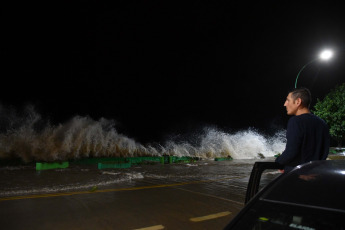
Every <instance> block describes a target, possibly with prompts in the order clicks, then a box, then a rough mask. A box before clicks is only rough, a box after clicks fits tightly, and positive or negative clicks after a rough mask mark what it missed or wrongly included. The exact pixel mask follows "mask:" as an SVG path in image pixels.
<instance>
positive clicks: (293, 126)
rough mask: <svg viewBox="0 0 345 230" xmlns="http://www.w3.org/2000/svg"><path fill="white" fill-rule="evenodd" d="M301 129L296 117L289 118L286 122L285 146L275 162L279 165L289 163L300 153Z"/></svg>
mask: <svg viewBox="0 0 345 230" xmlns="http://www.w3.org/2000/svg"><path fill="white" fill-rule="evenodd" d="M302 137H303V134H302V130H301V127H299V125H298V123H297V122H296V119H294V118H291V119H290V120H289V122H288V126H287V132H286V140H287V142H286V147H285V150H284V152H283V153H282V155H280V156H279V157H278V158H277V159H276V162H277V163H279V164H281V165H287V164H289V163H290V162H291V161H292V160H294V158H295V157H296V156H297V155H298V154H299V153H300V146H301V143H302Z"/></svg>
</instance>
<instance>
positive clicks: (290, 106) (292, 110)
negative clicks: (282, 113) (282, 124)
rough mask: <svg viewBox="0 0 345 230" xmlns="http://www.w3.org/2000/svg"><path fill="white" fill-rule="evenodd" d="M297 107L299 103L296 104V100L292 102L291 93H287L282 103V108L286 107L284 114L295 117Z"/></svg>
mask: <svg viewBox="0 0 345 230" xmlns="http://www.w3.org/2000/svg"><path fill="white" fill-rule="evenodd" d="M299 105H300V103H298V99H296V100H294V99H293V97H292V93H289V95H288V96H287V97H286V101H285V103H284V106H285V107H286V113H287V114H288V115H296V113H297V110H298V106H299Z"/></svg>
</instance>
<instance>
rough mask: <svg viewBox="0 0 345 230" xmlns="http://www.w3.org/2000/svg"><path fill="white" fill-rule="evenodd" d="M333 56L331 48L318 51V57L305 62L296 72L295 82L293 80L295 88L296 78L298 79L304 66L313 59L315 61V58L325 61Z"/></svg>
mask: <svg viewBox="0 0 345 230" xmlns="http://www.w3.org/2000/svg"><path fill="white" fill-rule="evenodd" d="M332 56H333V52H332V50H324V51H322V52H321V53H320V55H319V57H318V58H315V59H314V60H312V61H310V62H308V63H307V64H305V65H304V66H303V67H302V69H301V70H300V71H299V72H298V74H297V77H296V82H295V88H297V80H298V77H299V75H300V73H301V72H302V70H304V68H305V67H306V66H307V65H309V64H310V63H313V62H314V61H317V60H322V61H327V60H329V59H330V58H331V57H332Z"/></svg>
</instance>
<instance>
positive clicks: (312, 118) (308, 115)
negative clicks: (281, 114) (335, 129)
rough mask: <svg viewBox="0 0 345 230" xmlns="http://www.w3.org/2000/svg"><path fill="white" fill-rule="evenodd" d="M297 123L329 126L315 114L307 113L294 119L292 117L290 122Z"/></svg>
mask: <svg viewBox="0 0 345 230" xmlns="http://www.w3.org/2000/svg"><path fill="white" fill-rule="evenodd" d="M290 121H291V122H295V123H300V122H302V123H305V122H307V123H309V122H310V123H313V124H316V123H317V124H320V125H324V126H327V124H326V122H325V121H324V120H323V119H321V118H320V117H318V116H316V115H315V114H312V113H305V114H301V115H298V116H294V117H291V118H290V120H289V122H290Z"/></svg>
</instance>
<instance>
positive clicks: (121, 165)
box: [98, 162, 131, 169]
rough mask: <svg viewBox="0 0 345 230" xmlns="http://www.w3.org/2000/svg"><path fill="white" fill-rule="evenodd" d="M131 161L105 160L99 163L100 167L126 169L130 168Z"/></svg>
mask: <svg viewBox="0 0 345 230" xmlns="http://www.w3.org/2000/svg"><path fill="white" fill-rule="evenodd" d="M130 167H131V163H116V162H115V163H112V162H103V163H98V169H124V168H130Z"/></svg>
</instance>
